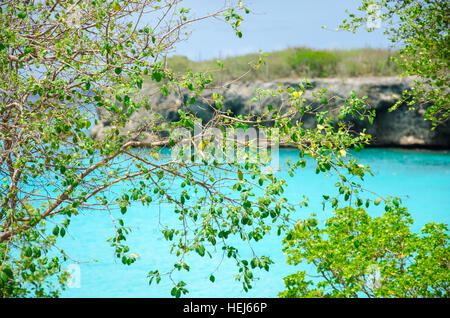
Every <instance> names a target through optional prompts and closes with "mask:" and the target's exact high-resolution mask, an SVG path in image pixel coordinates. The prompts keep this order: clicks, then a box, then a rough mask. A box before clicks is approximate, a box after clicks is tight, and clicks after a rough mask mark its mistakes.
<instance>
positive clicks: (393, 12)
mask: <svg viewBox="0 0 450 318" xmlns="http://www.w3.org/2000/svg"><path fill="white" fill-rule="evenodd" d="M358 9H359V10H360V11H361V12H363V13H362V14H360V15H357V14H354V13H352V14H350V16H349V17H350V19H349V20H345V21H344V22H343V23H342V26H341V28H343V29H345V30H350V31H353V32H354V31H355V30H356V29H358V28H360V27H362V26H363V25H367V22H370V21H375V20H376V19H380V20H381V21H382V23H384V24H385V25H383V27H384V28H385V33H386V34H387V35H388V36H389V39H390V40H391V41H392V42H393V44H394V45H398V46H399V47H400V54H399V56H398V57H394V60H395V61H396V62H397V63H398V64H399V65H400V67H401V68H402V69H403V71H404V73H403V75H409V76H416V77H417V80H416V81H415V84H416V85H415V87H414V89H412V90H411V91H405V92H404V98H405V100H406V101H407V104H408V105H410V106H411V105H414V104H415V103H417V102H420V103H425V104H427V105H428V106H429V107H428V108H427V110H426V113H425V115H424V116H425V119H427V120H430V121H432V122H433V126H434V127H436V126H437V125H439V124H440V123H443V122H445V121H447V120H448V118H449V115H450V107H449V101H450V97H449V76H448V74H449V66H450V60H449V56H450V51H449V50H450V49H449V48H450V41H449V34H448V29H449V22H450V18H449V17H450V6H449V2H448V1H445V0H405V1H396V0H364V1H362V4H361V6H360V7H359V8H358ZM368 29H369V31H373V30H374V27H373V26H372V27H371V26H370V24H369V28H368ZM398 106H399V104H397V105H396V106H395V107H398ZM395 107H394V108H395Z"/></svg>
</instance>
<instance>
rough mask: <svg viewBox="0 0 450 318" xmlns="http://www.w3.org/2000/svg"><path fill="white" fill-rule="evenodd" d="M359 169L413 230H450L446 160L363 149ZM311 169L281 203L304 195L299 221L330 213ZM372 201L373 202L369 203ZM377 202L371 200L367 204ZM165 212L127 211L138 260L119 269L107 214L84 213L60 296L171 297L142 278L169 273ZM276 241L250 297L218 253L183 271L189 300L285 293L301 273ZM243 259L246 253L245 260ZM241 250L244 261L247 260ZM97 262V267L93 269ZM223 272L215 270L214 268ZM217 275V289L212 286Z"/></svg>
mask: <svg viewBox="0 0 450 318" xmlns="http://www.w3.org/2000/svg"><path fill="white" fill-rule="evenodd" d="M352 155H353V156H354V157H355V158H356V159H358V160H359V161H360V163H364V164H368V165H369V166H370V167H371V169H372V171H373V173H374V174H375V176H374V177H367V178H366V180H365V182H364V185H365V188H366V189H369V190H371V191H374V192H376V193H378V194H380V195H383V196H385V195H395V196H399V197H401V198H402V200H403V204H404V205H405V206H407V207H408V209H409V211H410V213H411V214H412V216H413V217H414V219H415V222H416V223H415V224H414V225H413V230H414V231H419V230H420V228H421V227H422V226H423V225H424V224H426V223H428V222H442V223H446V224H449V223H450V211H449V207H450V153H448V152H432V151H414V150H396V149H367V150H364V151H362V152H360V153H354V154H352ZM297 156H298V152H297V150H294V149H288V150H286V149H282V150H281V151H280V163H282V162H284V161H285V160H286V159H288V158H293V159H295V158H297ZM314 171H315V168H314V167H313V165H312V164H311V165H309V166H307V167H306V168H305V169H300V170H299V171H298V173H297V174H296V175H295V176H294V177H289V176H287V173H285V172H284V171H283V169H282V170H281V171H280V172H279V174H280V175H284V174H286V179H287V181H288V187H287V189H286V191H285V196H286V197H287V198H288V200H291V201H292V202H298V201H299V200H300V199H301V197H302V195H306V196H307V197H309V200H310V201H309V203H310V204H309V206H308V207H306V208H302V209H299V211H298V212H297V214H296V215H295V216H294V217H297V218H301V217H305V216H308V215H309V214H311V213H317V214H318V217H319V219H321V220H325V219H326V218H328V217H329V216H330V215H331V214H330V211H328V210H327V211H322V195H323V194H333V193H335V191H336V190H335V188H334V186H333V185H334V183H335V181H336V178H335V176H332V175H330V176H325V175H319V176H318V175H316V174H315V172H314ZM368 197H370V196H368ZM370 198H372V199H374V198H375V197H373V196H372V197H370ZM381 209H382V207H381V206H379V207H376V208H371V209H370V210H369V212H370V213H371V214H372V215H378V214H380V213H382V210H381ZM173 215H174V214H173V213H172V212H171V210H170V208H169V207H168V206H157V205H155V206H150V207H142V206H139V205H137V206H135V207H133V208H132V209H129V212H128V213H127V214H126V217H125V218H124V220H125V222H126V224H127V225H128V226H130V227H131V228H132V233H131V234H130V236H129V238H128V240H127V241H128V243H129V246H130V247H131V249H132V252H134V253H137V254H138V255H139V258H138V260H137V261H136V262H135V263H134V264H132V265H131V266H126V265H123V264H122V263H121V262H120V260H119V259H116V258H114V257H113V249H112V248H111V247H110V246H109V243H107V242H106V239H107V238H109V237H111V236H112V234H113V233H114V227H113V224H112V222H111V219H110V217H109V215H108V214H107V213H105V212H100V211H99V212H85V213H83V214H82V215H79V216H78V217H75V218H73V219H72V222H71V226H70V227H69V231H68V235H66V237H65V238H64V239H63V240H61V242H60V243H59V246H60V247H62V248H63V249H64V250H65V251H66V252H68V254H69V256H70V257H71V258H73V259H76V260H77V261H82V262H83V263H81V264H80V265H79V266H80V267H79V268H80V272H79V273H80V276H79V277H80V281H79V283H80V287H79V288H68V289H67V290H66V291H65V292H64V293H63V294H62V297H169V296H170V289H171V288H172V286H171V284H170V282H169V280H168V279H163V280H162V282H161V283H160V284H159V285H150V286H149V284H148V279H147V278H146V276H147V273H148V272H149V271H150V270H152V269H156V268H159V269H161V270H160V272H164V269H170V268H171V267H172V266H173V262H174V260H175V258H174V257H172V256H170V255H169V254H168V250H169V245H168V244H167V242H166V241H165V240H164V238H163V235H162V234H161V232H160V231H161V229H160V228H159V225H158V224H159V217H162V218H166V219H167V220H168V221H170V220H171V218H172V219H173ZM280 242H281V238H279V237H277V236H276V235H275V234H273V235H270V236H268V237H266V238H265V239H264V240H263V241H262V242H259V243H258V244H256V245H255V246H254V249H255V251H256V252H259V253H264V254H265V255H269V256H270V257H271V258H272V259H273V260H274V261H275V264H273V265H272V267H271V269H270V271H269V272H266V271H261V272H255V276H258V277H259V278H260V279H259V280H258V281H256V282H255V283H254V284H253V289H251V290H250V291H249V292H248V293H245V292H244V291H243V290H242V287H241V284H240V283H239V282H237V281H236V280H235V279H234V275H235V274H237V268H236V267H235V266H234V263H233V262H232V261H230V260H228V259H223V260H222V258H221V253H220V251H218V252H217V254H214V255H213V256H214V257H213V259H211V260H209V259H207V258H200V257H197V256H195V255H194V256H193V257H191V258H189V259H188V260H187V262H188V263H189V264H190V267H191V271H190V272H185V271H182V272H180V274H181V275H180V276H176V275H175V276H174V278H178V279H182V280H184V281H185V282H186V283H187V284H188V286H187V287H188V289H189V294H187V296H189V297H276V296H277V293H278V292H280V291H281V290H283V287H284V286H283V280H282V278H283V277H284V276H286V275H288V274H290V273H293V272H295V271H297V270H298V268H295V267H293V266H290V265H287V264H285V255H284V254H283V253H282V251H281V244H280ZM246 253H247V254H246ZM249 253H250V251H249V250H248V249H247V250H245V251H244V250H241V254H243V255H250V254H249ZM93 260H96V262H93ZM219 265H220V267H219V268H218V269H217V270H216V268H217V267H218V266H219ZM213 271H215V273H214V275H215V277H216V281H215V283H211V282H210V281H209V276H210V274H211V273H212V272H213Z"/></svg>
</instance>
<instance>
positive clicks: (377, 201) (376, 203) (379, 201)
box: [373, 197, 381, 205]
mask: <svg viewBox="0 0 450 318" xmlns="http://www.w3.org/2000/svg"><path fill="white" fill-rule="evenodd" d="M373 203H374V204H375V205H379V204H380V203H381V197H378V198H376V199H375V201H373Z"/></svg>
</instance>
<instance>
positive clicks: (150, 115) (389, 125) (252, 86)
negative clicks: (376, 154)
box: [90, 77, 450, 149]
mask: <svg viewBox="0 0 450 318" xmlns="http://www.w3.org/2000/svg"><path fill="white" fill-rule="evenodd" d="M308 81H310V82H311V84H312V87H310V88H308V89H307V91H306V92H305V94H304V98H305V99H306V100H307V102H313V100H314V98H313V96H312V92H314V91H317V90H320V89H322V88H327V94H328V96H330V97H331V96H337V97H338V98H337V99H332V100H331V101H330V103H329V105H328V107H333V106H336V103H339V98H343V99H345V98H348V97H349V95H350V93H351V91H352V90H354V91H355V92H356V93H357V96H358V97H362V96H367V97H368V98H367V103H368V105H369V106H370V107H371V108H372V109H375V110H376V117H375V120H374V121H373V124H370V123H369V122H368V121H367V120H365V121H360V120H359V119H358V118H346V119H345V120H346V121H347V122H350V124H351V125H352V128H353V129H354V130H355V131H362V130H363V129H366V133H368V134H370V135H372V145H371V146H374V147H401V148H429V149H450V124H449V123H444V124H442V125H440V126H438V127H437V128H436V129H435V130H432V129H431V128H432V125H431V122H429V121H426V120H424V118H423V114H424V112H425V110H426V107H427V105H415V106H414V110H410V109H409V107H407V106H402V107H400V108H399V109H397V110H395V111H392V112H391V111H389V108H391V106H393V105H394V104H395V103H396V102H397V101H398V99H399V98H400V96H401V95H402V92H403V91H404V90H405V89H410V88H411V87H412V86H413V81H414V79H413V78H399V77H359V78H346V79H340V78H328V79H327V78H320V79H311V80H308ZM301 82H303V79H287V80H277V81H271V82H235V83H231V84H228V85H225V86H224V87H222V88H219V89H216V90H214V91H212V90H211V91H205V94H204V96H205V97H206V98H208V97H212V94H213V93H214V92H217V93H219V94H221V95H223V109H225V110H227V109H229V110H231V111H232V112H233V114H235V115H247V114H256V115H257V114H260V113H261V112H262V110H261V105H267V104H268V103H270V104H272V105H273V107H274V108H276V107H281V106H282V104H283V100H282V99H280V98H273V97H267V100H263V101H262V103H256V102H252V101H251V99H252V98H253V97H254V96H255V91H256V90H257V89H265V90H267V89H270V90H276V89H277V88H278V86H279V85H280V84H284V85H287V86H292V87H298V84H299V83H301ZM150 91H154V87H151V86H150V84H147V85H146V86H144V87H143V92H144V95H145V94H146V93H148V94H149V95H150ZM189 93H190V92H189V91H185V92H177V93H174V92H173V93H171V94H169V95H168V96H164V95H163V94H155V95H152V97H151V99H150V101H151V111H147V110H145V109H139V111H137V112H135V113H134V114H132V115H131V116H130V121H129V123H128V124H127V126H126V127H125V128H124V129H122V131H121V134H127V133H130V132H133V131H137V130H140V131H143V133H142V134H141V136H142V135H143V136H144V138H147V139H153V140H154V139H155V138H156V139H157V138H158V137H157V136H155V135H154V134H153V133H151V126H152V123H151V122H152V121H155V120H164V121H177V120H179V113H178V110H179V109H184V110H186V111H189V112H192V113H194V114H195V115H196V116H197V117H199V118H201V119H202V120H203V121H208V120H209V119H211V118H212V116H213V114H214V113H213V110H212V109H211V108H210V107H209V106H208V105H207V104H206V103H205V102H203V101H202V100H200V99H196V102H195V104H191V105H190V106H189V107H187V104H188V101H189V99H190V94H189ZM97 113H98V114H97V115H98V124H97V125H95V126H93V127H92V128H91V130H90V136H91V137H93V138H102V135H103V132H104V131H105V130H106V129H109V128H110V122H111V120H110V118H109V116H111V115H110V114H108V113H107V112H105V111H100V110H98V112H97ZM156 118H158V119H156ZM303 122H304V124H303V125H304V126H305V127H313V126H314V125H315V117H313V116H310V117H308V116H306V117H304V118H303Z"/></svg>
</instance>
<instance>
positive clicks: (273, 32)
mask: <svg viewBox="0 0 450 318" xmlns="http://www.w3.org/2000/svg"><path fill="white" fill-rule="evenodd" d="M235 2H237V1H235ZM243 2H244V3H245V4H247V6H248V8H249V9H251V10H252V13H251V14H249V15H244V19H245V21H244V22H243V23H242V25H241V30H242V33H243V36H242V38H238V37H237V36H236V35H235V33H234V31H233V30H232V29H231V27H230V26H229V25H227V24H226V23H223V22H221V21H218V20H215V19H209V20H206V21H201V22H198V23H196V24H194V25H193V26H191V31H192V33H191V35H190V37H189V39H188V40H187V41H183V42H181V43H179V44H178V45H177V48H176V51H174V52H172V54H171V55H174V54H179V55H185V56H187V57H188V58H190V59H192V60H197V61H198V60H207V59H215V58H225V57H229V56H236V55H242V54H246V53H257V52H258V51H259V50H262V51H263V52H271V51H277V50H283V49H286V48H288V47H295V46H307V47H310V48H314V49H350V48H366V47H370V48H389V46H390V42H389V41H388V39H387V37H386V36H385V35H384V34H383V28H382V27H383V26H382V25H381V28H380V29H377V30H375V31H374V32H371V33H369V32H367V31H365V30H362V31H359V32H357V33H356V34H353V33H351V32H345V31H336V27H337V26H338V25H339V23H340V22H342V21H343V20H344V19H345V18H347V17H348V15H347V13H345V10H346V9H348V10H349V11H353V12H356V11H357V10H356V9H357V7H358V5H359V4H360V3H361V0H244V1H243ZM223 5H224V0H185V1H183V6H184V7H187V8H191V13H192V15H193V16H200V15H202V14H205V13H208V12H209V13H211V12H212V11H213V10H214V9H219V8H221V7H223ZM322 26H326V27H327V28H326V29H324V28H322Z"/></svg>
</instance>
